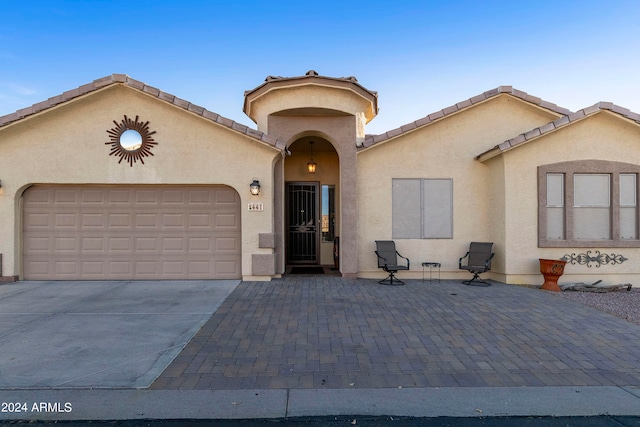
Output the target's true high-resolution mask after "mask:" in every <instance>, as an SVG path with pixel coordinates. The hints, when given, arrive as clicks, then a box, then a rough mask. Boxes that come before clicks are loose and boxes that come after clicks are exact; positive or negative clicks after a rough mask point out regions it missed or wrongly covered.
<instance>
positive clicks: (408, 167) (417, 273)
mask: <svg viewBox="0 0 640 427" xmlns="http://www.w3.org/2000/svg"><path fill="white" fill-rule="evenodd" d="M555 118H557V115H555V114H553V113H551V112H548V111H546V110H542V109H539V108H537V107H534V106H532V105H530V104H527V103H525V102H523V101H521V100H519V99H516V98H513V97H511V96H508V95H501V96H498V97H495V98H492V99H490V100H488V101H487V102H485V103H482V104H478V105H476V106H474V107H472V108H469V109H467V110H464V111H462V112H460V113H458V114H455V115H452V116H448V117H446V118H444V119H443V120H440V121H438V122H436V123H433V124H431V125H428V126H425V127H423V128H421V129H419V130H416V131H414V132H411V133H408V134H404V135H402V136H400V137H398V138H395V139H392V140H389V141H387V142H384V143H379V144H376V145H373V146H372V147H370V148H368V149H366V150H363V151H361V152H359V153H358V207H359V209H358V212H359V214H358V235H359V259H358V265H359V276H360V277H382V276H383V274H384V273H383V272H381V271H380V270H379V269H378V268H377V259H376V256H375V254H374V250H375V240H387V239H392V237H393V236H392V179H393V178H447V179H452V180H453V238H452V239H395V240H396V247H397V249H398V251H399V252H400V253H401V254H402V255H404V256H406V257H408V258H410V259H411V271H410V272H408V273H404V272H403V273H401V274H400V277H422V268H421V262H423V261H438V262H441V263H442V277H443V278H446V277H467V278H468V276H469V273H467V272H464V271H460V270H458V259H459V258H460V257H461V256H463V255H464V254H465V252H466V251H467V250H468V248H469V242H471V241H492V242H494V251H495V253H496V257H495V259H494V262H493V268H492V272H491V273H490V274H487V275H486V277H492V278H495V279H497V280H500V279H501V278H502V277H503V276H504V272H505V267H506V258H505V233H504V232H503V231H502V229H503V227H504V221H505V219H506V207H505V198H504V196H503V194H502V188H504V181H505V173H504V169H503V168H502V165H501V161H500V160H496V161H494V162H492V164H491V165H488V164H484V163H481V162H478V161H477V160H474V157H475V156H476V155H477V154H479V153H481V152H483V151H485V150H487V149H489V148H491V147H493V146H495V145H496V144H499V143H501V142H503V141H505V140H506V139H509V138H511V137H513V136H515V135H518V134H519V133H522V132H525V131H528V130H530V129H532V128H534V127H536V126H540V125H542V124H545V123H547V122H549V121H551V120H554V119H555Z"/></svg>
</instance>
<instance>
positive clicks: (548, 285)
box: [539, 258, 567, 292]
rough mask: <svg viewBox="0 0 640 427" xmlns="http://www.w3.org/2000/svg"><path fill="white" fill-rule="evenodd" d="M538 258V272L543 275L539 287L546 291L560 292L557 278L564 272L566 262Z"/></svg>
mask: <svg viewBox="0 0 640 427" xmlns="http://www.w3.org/2000/svg"><path fill="white" fill-rule="evenodd" d="M539 260H540V273H542V276H544V283H543V284H542V287H541V288H540V289H544V290H546V291H554V292H560V287H559V286H558V279H559V278H560V276H562V274H563V273H564V266H565V264H566V263H567V262H566V261H562V260H559V259H542V258H539Z"/></svg>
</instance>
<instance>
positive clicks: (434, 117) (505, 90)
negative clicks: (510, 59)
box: [359, 86, 571, 149]
mask: <svg viewBox="0 0 640 427" xmlns="http://www.w3.org/2000/svg"><path fill="white" fill-rule="evenodd" d="M502 94H507V95H511V96H513V97H515V98H518V99H521V100H523V101H525V102H528V103H530V104H533V105H536V106H538V107H541V108H544V109H546V110H550V111H553V112H554V113H557V114H562V115H563V116H564V115H567V114H570V113H571V110H568V109H566V108H562V107H558V106H557V105H556V104H552V103H551V102H547V101H544V100H542V99H540V98H538V97H535V96H531V95H529V94H528V93H526V92H523V91H521V90H517V89H514V88H513V87H511V86H498V87H497V88H495V89H492V90H488V91H486V92H484V93H481V94H480V95H477V96H474V97H473V98H469V99H467V100H464V101H462V102H458V103H457V104H454V105H452V106H450V107H447V108H444V109H442V110H440V111H437V112H435V113H432V114H429V115H428V116H425V117H423V118H421V119H419V120H416V121H414V122H411V123H408V124H406V125H404V126H401V127H399V128H396V129H393V130H390V131H388V132H386V133H383V134H380V135H367V136H366V138H365V140H364V143H363V144H362V146H361V147H359V148H360V149H366V148H369V147H371V146H372V145H375V144H378V143H381V142H385V141H388V140H390V139H393V138H396V137H398V136H400V135H403V134H406V133H409V132H412V131H414V130H416V129H419V128H422V127H424V126H428V125H430V124H431V123H434V122H436V121H439V120H441V119H443V118H445V117H449V116H451V115H453V114H456V113H458V112H460V111H462V110H465V109H467V108H470V107H472V106H474V105H476V104H480V103H482V102H485V101H487V100H488V99H491V98H494V97H496V96H498V95H502Z"/></svg>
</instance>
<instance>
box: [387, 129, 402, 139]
mask: <svg viewBox="0 0 640 427" xmlns="http://www.w3.org/2000/svg"><path fill="white" fill-rule="evenodd" d="M401 133H402V129H401V128H395V129H392V130H390V131H387V137H388V138H393V137H394V136H398V135H400V134H401Z"/></svg>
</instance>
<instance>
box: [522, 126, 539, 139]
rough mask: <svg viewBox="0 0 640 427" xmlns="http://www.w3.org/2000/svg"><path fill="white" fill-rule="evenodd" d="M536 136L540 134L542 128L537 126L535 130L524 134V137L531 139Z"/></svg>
mask: <svg viewBox="0 0 640 427" xmlns="http://www.w3.org/2000/svg"><path fill="white" fill-rule="evenodd" d="M536 136H540V129H539V128H535V129H533V130H530V131H529V132H527V133H525V134H524V139H526V140H529V139H532V138H535V137H536Z"/></svg>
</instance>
